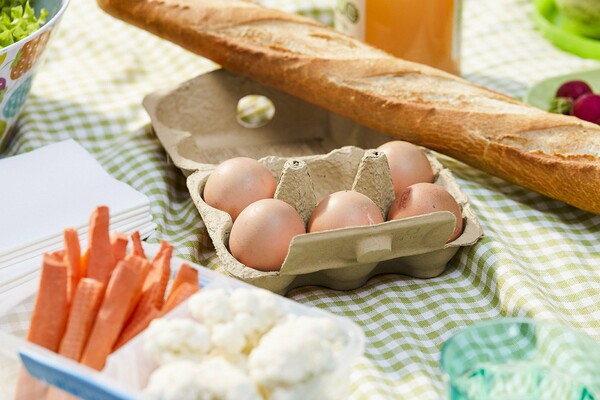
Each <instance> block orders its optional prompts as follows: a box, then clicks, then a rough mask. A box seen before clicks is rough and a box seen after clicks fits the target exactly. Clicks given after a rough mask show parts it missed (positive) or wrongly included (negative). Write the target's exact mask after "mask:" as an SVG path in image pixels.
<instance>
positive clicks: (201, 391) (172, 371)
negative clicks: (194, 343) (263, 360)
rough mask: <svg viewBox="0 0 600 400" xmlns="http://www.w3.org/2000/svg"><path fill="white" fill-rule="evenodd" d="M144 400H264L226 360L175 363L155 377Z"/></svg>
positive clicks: (243, 374)
mask: <svg viewBox="0 0 600 400" xmlns="http://www.w3.org/2000/svg"><path fill="white" fill-rule="evenodd" d="M142 397H143V399H145V400H261V399H262V397H261V396H260V394H259V393H258V389H257V388H256V386H255V385H254V384H253V383H252V381H250V379H249V378H248V377H247V376H246V374H245V373H243V372H242V371H241V370H239V369H238V368H236V367H235V366H233V365H231V364H230V363H228V362H227V361H226V360H224V359H223V358H219V357H214V358H208V359H206V360H204V361H201V362H193V361H189V360H179V361H174V362H171V363H169V364H166V365H163V366H161V367H160V368H158V369H157V370H156V371H154V372H153V373H152V375H151V376H150V380H149V383H148V386H146V389H145V390H144V392H143V396H142Z"/></svg>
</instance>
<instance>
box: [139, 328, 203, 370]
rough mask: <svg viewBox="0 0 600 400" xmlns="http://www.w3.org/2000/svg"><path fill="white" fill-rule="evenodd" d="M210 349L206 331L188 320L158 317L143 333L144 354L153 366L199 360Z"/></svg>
mask: <svg viewBox="0 0 600 400" xmlns="http://www.w3.org/2000/svg"><path fill="white" fill-rule="evenodd" d="M210 349H211V341H210V332H209V330H208V328H207V327H206V326H204V325H202V324H200V323H198V322H196V321H194V320H192V319H188V318H173V319H165V318H158V319H155V320H153V321H152V323H151V324H150V326H149V327H148V329H147V330H146V332H145V334H144V351H145V353H146V354H147V355H148V356H149V357H150V358H151V359H152V360H154V361H155V362H156V363H157V364H159V365H163V364H166V363H168V362H171V361H173V360H177V359H182V358H183V359H202V358H203V357H205V356H206V355H207V354H208V352H209V351H210Z"/></svg>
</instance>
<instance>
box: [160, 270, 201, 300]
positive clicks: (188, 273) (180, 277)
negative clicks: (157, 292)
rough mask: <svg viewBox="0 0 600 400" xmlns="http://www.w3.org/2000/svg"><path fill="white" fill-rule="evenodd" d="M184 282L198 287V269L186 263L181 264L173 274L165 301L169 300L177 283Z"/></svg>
mask: <svg viewBox="0 0 600 400" xmlns="http://www.w3.org/2000/svg"><path fill="white" fill-rule="evenodd" d="M184 282H187V283H191V284H192V285H196V286H198V287H199V286H200V285H199V283H198V270H197V269H196V268H192V267H191V266H189V265H188V264H186V263H183V264H181V267H179V270H178V271H177V274H176V275H175V279H173V282H172V283H171V288H170V289H169V295H168V296H167V300H166V301H167V302H168V301H169V297H171V295H172V294H173V293H174V292H175V290H177V288H178V287H179V285H181V284H182V283H184Z"/></svg>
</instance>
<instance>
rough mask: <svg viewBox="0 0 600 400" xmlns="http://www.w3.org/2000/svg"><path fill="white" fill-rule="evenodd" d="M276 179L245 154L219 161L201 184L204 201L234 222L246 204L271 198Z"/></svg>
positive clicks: (261, 165) (266, 169) (265, 168)
mask: <svg viewBox="0 0 600 400" xmlns="http://www.w3.org/2000/svg"><path fill="white" fill-rule="evenodd" d="M276 187H277V180H276V179H275V177H274V176H273V174H272V173H271V171H269V169H268V168H267V167H265V166H264V165H263V164H261V163H259V162H258V161H257V160H254V159H252V158H248V157H236V158H231V159H229V160H227V161H224V162H222V163H221V164H219V165H218V166H217V167H216V168H215V170H214V171H213V172H212V173H211V174H210V176H209V177H208V180H207V181H206V185H205V186H204V192H203V198H204V201H205V202H206V204H208V205H209V206H211V207H214V208H217V209H219V210H221V211H225V212H226V213H228V214H229V215H230V216H231V218H232V219H233V220H234V221H235V219H236V218H237V216H238V215H239V214H240V212H242V210H243V209H244V208H246V207H247V206H248V205H249V204H251V203H253V202H255V201H257V200H260V199H266V198H270V197H273V195H274V194H275V188H276Z"/></svg>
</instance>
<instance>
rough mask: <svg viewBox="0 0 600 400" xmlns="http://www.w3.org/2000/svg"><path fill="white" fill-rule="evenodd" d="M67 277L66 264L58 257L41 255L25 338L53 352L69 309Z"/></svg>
mask: <svg viewBox="0 0 600 400" xmlns="http://www.w3.org/2000/svg"><path fill="white" fill-rule="evenodd" d="M67 279H68V278H67V266H66V265H65V264H64V263H63V262H62V260H58V259H57V258H56V257H54V256H51V255H49V254H44V256H43V258H42V271H41V277H40V286H39V290H38V294H37V297H36V299H35V306H34V309H33V314H32V316H31V325H30V326H29V333H28V334H27V340H29V341H30V342H32V343H35V344H37V345H40V346H42V347H45V348H47V349H50V350H52V351H55V352H56V351H57V350H58V347H59V345H60V341H61V339H62V336H63V333H64V331H65V326H66V323H67V315H68V312H69V309H68V308H69V301H68V299H67Z"/></svg>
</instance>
